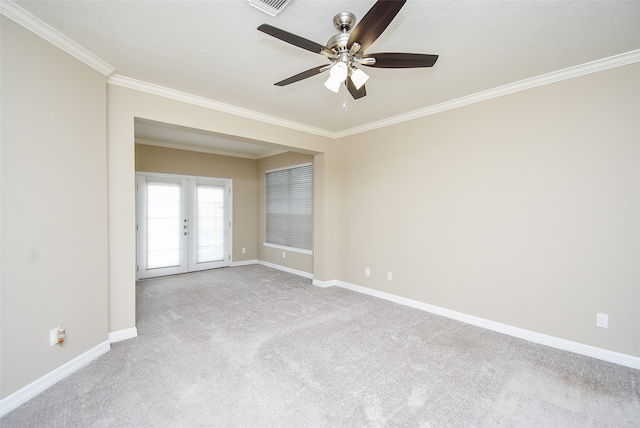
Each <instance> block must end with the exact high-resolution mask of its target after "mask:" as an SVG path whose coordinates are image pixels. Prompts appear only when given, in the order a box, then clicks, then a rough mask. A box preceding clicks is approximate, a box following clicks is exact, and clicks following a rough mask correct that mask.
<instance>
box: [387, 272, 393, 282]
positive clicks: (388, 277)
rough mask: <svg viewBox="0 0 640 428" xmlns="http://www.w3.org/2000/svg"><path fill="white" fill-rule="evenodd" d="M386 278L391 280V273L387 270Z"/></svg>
mask: <svg viewBox="0 0 640 428" xmlns="http://www.w3.org/2000/svg"><path fill="white" fill-rule="evenodd" d="M387 279H388V280H389V281H391V280H393V274H392V273H391V272H387Z"/></svg>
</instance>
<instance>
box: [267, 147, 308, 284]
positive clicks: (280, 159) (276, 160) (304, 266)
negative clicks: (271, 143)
mask: <svg viewBox="0 0 640 428" xmlns="http://www.w3.org/2000/svg"><path fill="white" fill-rule="evenodd" d="M308 162H313V156H310V155H305V154H302V153H293V152H288V153H282V154H280V155H275V156H269V157H266V158H263V159H259V160H258V195H259V196H258V259H259V260H262V261H265V262H268V263H273V264H276V265H279V266H284V267H287V268H290V269H295V270H298V271H302V272H307V273H309V274H313V255H312V254H303V253H300V252H296V251H286V250H281V249H277V248H273V247H267V246H265V245H264V242H265V241H266V240H267V194H266V189H267V185H266V174H265V173H266V171H269V170H271V169H277V168H284V167H287V166H293V165H300V164H303V163H308ZM283 255H284V256H285V257H283Z"/></svg>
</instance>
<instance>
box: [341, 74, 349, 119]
mask: <svg viewBox="0 0 640 428" xmlns="http://www.w3.org/2000/svg"><path fill="white" fill-rule="evenodd" d="M343 92H344V101H343V102H342V108H344V111H345V113H347V112H349V107H347V98H348V97H347V81H346V80H345V82H344V91H343Z"/></svg>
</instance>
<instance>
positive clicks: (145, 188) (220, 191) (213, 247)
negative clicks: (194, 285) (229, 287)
mask: <svg viewBox="0 0 640 428" xmlns="http://www.w3.org/2000/svg"><path fill="white" fill-rule="evenodd" d="M136 189H137V191H136V199H137V201H136V203H137V247H138V261H137V266H138V278H139V279H143V278H152V277H156V276H165V275H174V274H178V273H185V272H193V271H197V270H203V269H213V268H218V267H224V266H229V265H230V263H231V260H230V259H231V256H230V254H231V252H230V242H231V222H230V218H231V216H230V207H231V204H230V199H231V180H226V179H212V178H205V177H187V176H177V175H169V174H147V173H137V174H136Z"/></svg>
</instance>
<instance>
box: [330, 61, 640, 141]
mask: <svg viewBox="0 0 640 428" xmlns="http://www.w3.org/2000/svg"><path fill="white" fill-rule="evenodd" d="M636 62H640V49H637V50H634V51H631V52H627V53H623V54H619V55H614V56H611V57H608V58H604V59H599V60H596V61H592V62H588V63H585V64H581V65H577V66H575V67H569V68H565V69H563V70H559V71H554V72H551V73H547V74H543V75H540V76H536V77H532V78H530V79H524V80H520V81H518V82H514V83H509V84H507V85H504V86H499V87H497V88H493V89H489V90H486V91H482V92H477V93H475V94H471V95H467V96H464V97H461V98H457V99H455V100H451V101H446V102H444V103H440V104H435V105H433V106H429V107H425V108H423V109H419V110H414V111H411V112H409V113H404V114H400V115H397V116H393V117H390V118H387V119H383V120H379V121H376V122H371V123H368V124H365V125H362V126H357V127H354V128H350V129H346V130H344V131H339V132H336V133H335V134H334V137H333V138H342V137H348V136H350V135H355V134H360V133H362V132H366V131H372V130H374V129H378V128H384V127H385V126H390V125H395V124H398V123H402V122H407V121H410V120H413V119H418V118H421V117H425V116H429V115H432V114H436V113H440V112H443V111H447V110H452V109H454V108H458V107H463V106H466V105H469V104H474V103H478V102H481V101H486V100H490V99H492V98H497V97H501V96H503V95H509V94H513V93H515V92H520V91H525V90H527V89H532V88H536V87H538V86H543V85H548V84H551V83H555V82H560V81H562V80H567V79H572V78H574V77H579V76H583V75H585V74H591V73H597V72H599V71H604V70H608V69H610V68H615V67H622V66H624V65H629V64H633V63H636Z"/></svg>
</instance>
